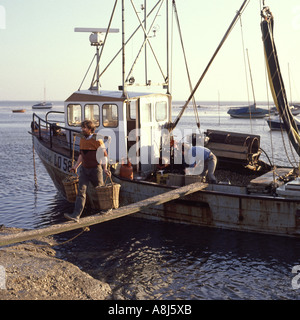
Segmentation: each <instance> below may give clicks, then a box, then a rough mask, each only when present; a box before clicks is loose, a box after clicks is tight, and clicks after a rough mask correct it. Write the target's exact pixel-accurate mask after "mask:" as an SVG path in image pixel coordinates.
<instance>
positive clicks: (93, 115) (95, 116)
mask: <svg viewBox="0 0 300 320" xmlns="http://www.w3.org/2000/svg"><path fill="white" fill-rule="evenodd" d="M84 120H91V121H92V122H93V123H94V125H95V126H96V127H99V125H100V112H99V105H98V104H86V105H85V106H84Z"/></svg>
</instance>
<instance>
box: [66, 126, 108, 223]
mask: <svg viewBox="0 0 300 320" xmlns="http://www.w3.org/2000/svg"><path fill="white" fill-rule="evenodd" d="M81 132H82V134H83V137H82V138H81V139H80V154H79V157H78V160H77V161H76V163H75V165H74V166H73V167H72V168H71V171H73V172H77V169H78V167H79V166H80V165H81V168H80V175H79V186H78V194H77V197H76V201H75V207H74V211H73V213H72V214H68V213H65V214H64V216H65V218H66V219H68V220H72V221H76V222H78V221H79V218H80V216H81V214H82V211H83V209H84V206H85V202H86V191H87V187H88V185H89V182H91V183H92V184H93V186H94V187H97V186H102V185H103V172H102V167H101V164H102V166H103V170H104V172H105V173H106V174H107V175H110V172H109V171H108V170H107V152H106V149H105V145H104V142H103V141H102V140H101V139H99V140H96V139H95V135H94V132H95V126H94V124H93V122H92V121H90V120H85V121H83V122H82V123H81ZM99 148H100V149H99ZM97 159H99V161H100V163H99V162H98V160H97Z"/></svg>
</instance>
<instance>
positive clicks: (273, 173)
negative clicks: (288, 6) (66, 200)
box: [31, 0, 300, 236]
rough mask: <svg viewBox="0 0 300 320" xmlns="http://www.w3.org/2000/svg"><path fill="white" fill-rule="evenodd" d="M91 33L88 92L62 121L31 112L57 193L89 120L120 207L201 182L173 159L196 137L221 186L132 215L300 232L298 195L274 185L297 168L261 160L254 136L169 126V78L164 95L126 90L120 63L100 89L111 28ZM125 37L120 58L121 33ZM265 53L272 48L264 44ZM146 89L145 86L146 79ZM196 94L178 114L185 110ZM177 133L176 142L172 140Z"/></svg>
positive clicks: (67, 106) (69, 102)
mask: <svg viewBox="0 0 300 320" xmlns="http://www.w3.org/2000/svg"><path fill="white" fill-rule="evenodd" d="M246 3H247V0H246V1H244V2H243V4H242V6H241V8H240V10H239V11H238V12H237V14H236V16H235V18H234V20H235V21H236V19H238V17H239V15H240V13H241V11H242V9H243V8H244V6H245V5H246ZM173 5H175V2H174V1H173ZM175 11H176V10H175ZM265 18H266V19H263V21H262V24H263V23H269V24H270V23H271V24H272V23H273V20H272V16H269V15H266V16H265ZM141 26H142V24H141V25H140V27H141ZM90 32H91V33H92V35H91V37H90V39H92V41H94V42H93V43H92V44H93V45H94V46H95V47H96V50H97V51H96V54H97V66H96V72H95V73H94V78H93V80H92V85H91V86H90V88H89V89H88V90H78V91H76V92H74V93H73V94H71V96H70V97H69V98H67V99H66V101H65V103H64V115H65V121H64V124H62V123H59V122H56V123H53V122H49V121H47V120H46V119H47V115H46V117H45V119H43V118H41V117H40V116H38V115H36V114H34V115H33V121H32V132H31V134H32V137H33V145H34V150H35V152H37V154H38V155H39V157H40V159H41V161H42V162H43V164H44V166H45V168H46V169H47V172H48V174H49V175H50V177H51V178H52V180H53V182H54V184H55V186H56V187H57V189H58V190H59V192H60V193H61V194H62V195H64V196H65V190H64V187H63V183H62V181H63V180H64V179H65V177H66V176H68V175H69V174H70V173H69V170H70V168H71V167H72V162H73V160H74V158H75V159H76V158H77V157H78V151H79V145H78V142H79V139H78V137H77V136H78V134H79V132H80V125H81V121H83V120H91V121H93V122H94V124H95V126H96V127H97V137H99V138H100V137H101V138H102V139H103V140H104V142H105V145H106V148H107V150H108V155H109V159H110V164H111V171H112V174H113V180H114V181H115V182H116V183H119V184H120V185H121V190H120V204H121V205H126V204H130V203H134V202H138V201H140V200H144V199H147V198H149V197H151V196H155V195H159V194H163V193H165V192H167V191H170V190H172V189H176V188H180V187H181V186H183V185H185V184H189V183H191V182H192V181H195V180H198V181H200V180H202V177H201V176H200V175H196V176H194V175H193V176H189V175H185V174H184V170H183V168H182V163H180V161H178V159H181V143H182V141H183V140H185V141H188V142H189V143H191V144H195V143H196V144H197V143H199V140H201V141H202V142H203V143H205V146H207V147H208V148H209V149H210V150H211V151H212V152H213V153H214V154H215V155H216V156H217V158H218V167H217V170H216V172H215V175H216V177H217V179H218V180H219V182H221V181H223V183H218V184H209V183H207V184H205V185H204V187H203V189H202V190H201V191H198V192H196V193H194V194H191V195H188V196H185V197H183V198H180V199H178V200H173V201H171V202H167V203H165V204H163V205H158V206H151V207H149V208H146V209H145V210H143V211H142V212H140V213H139V214H136V215H138V216H141V217H143V218H149V219H158V220H161V221H168V222H176V223H188V224H195V225H199V226H208V227H217V228H226V229H231V230H239V231H251V232H260V233H265V234H274V235H288V236H299V235H300V215H299V213H298V212H299V211H298V210H299V209H298V208H300V198H294V197H293V198H292V197H289V196H288V195H287V196H284V197H283V196H282V195H281V194H280V192H278V193H277V190H279V189H278V188H280V187H281V186H283V185H285V184H286V183H287V182H289V181H293V180H295V179H297V178H298V171H297V170H295V169H294V168H275V167H274V166H271V165H269V164H267V163H265V162H263V161H262V160H261V159H260V155H261V148H260V137H259V135H250V134H240V133H235V132H228V131H219V130H214V129H211V130H207V131H206V132H205V134H204V136H203V135H202V134H199V135H198V131H195V132H191V131H189V132H181V131H180V130H179V129H176V124H177V122H178V120H177V119H176V120H175V121H174V122H172V114H171V111H172V107H171V106H172V96H171V95H170V93H169V86H168V76H166V77H164V83H163V88H165V89H167V90H166V92H165V93H149V92H144V93H143V92H133V91H129V90H128V89H129V88H130V87H131V86H132V85H133V83H134V79H133V78H132V77H129V76H128V77H127V79H128V80H126V78H125V76H124V75H125V70H124V65H125V60H123V63H122V68H123V69H122V74H123V78H122V85H121V86H120V87H119V90H117V91H104V90H102V89H101V90H100V85H99V76H101V74H100V72H99V59H100V56H101V55H100V53H99V48H100V47H102V46H103V45H104V44H105V42H106V38H107V37H108V35H109V33H110V26H109V27H108V28H107V29H105V30H100V31H99V30H92V29H91V30H90ZM100 34H104V39H105V40H104V41H99V39H100V38H101V37H100ZM122 34H123V37H122V48H123V53H124V48H125V41H124V30H123V31H122ZM95 39H96V41H95ZM147 41H149V39H148V40H147ZM266 50H269V47H267V46H266ZM112 56H113V55H112ZM267 56H268V57H269V56H270V55H267ZM124 57H125V55H123V59H124ZM269 67H270V66H269ZM270 68H271V67H270ZM271 71H272V70H271ZM274 79H275V78H274ZM201 80H202V79H201ZM200 82H201V81H199V82H198V84H200ZM198 84H197V85H198ZM146 85H147V86H148V85H149V81H148V80H147V81H146ZM196 88H197V86H196ZM196 88H195V89H194V91H195V90H196ZM274 88H276V87H275V86H274ZM194 91H193V92H192V93H191V96H190V97H189V99H188V100H187V102H186V104H185V106H184V107H183V108H182V110H181V111H180V114H182V113H183V112H184V109H185V108H186V106H187V105H188V103H189V101H190V100H191V98H192V96H193V93H194ZM276 103H278V101H276ZM176 130H177V131H176ZM174 132H176V135H177V136H180V139H177V140H176V139H175V134H174ZM127 159H130V162H131V163H132V164H133V178H132V179H131V178H130V179H129V178H124V177H121V175H120V167H121V166H122V162H124V161H125V162H126V160H127ZM165 159H167V160H165ZM229 181H230V182H229ZM280 190H281V189H280ZM88 198H89V204H90V205H91V206H93V207H95V208H97V201H96V200H95V194H94V190H93V187H90V188H89V192H88Z"/></svg>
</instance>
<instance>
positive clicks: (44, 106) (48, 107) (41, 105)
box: [32, 101, 53, 109]
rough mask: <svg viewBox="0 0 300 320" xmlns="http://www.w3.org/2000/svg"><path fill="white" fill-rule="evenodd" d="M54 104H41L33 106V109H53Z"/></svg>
mask: <svg viewBox="0 0 300 320" xmlns="http://www.w3.org/2000/svg"><path fill="white" fill-rule="evenodd" d="M52 107H53V103H52V102H45V101H44V102H39V103H36V104H34V105H33V106H32V109H52Z"/></svg>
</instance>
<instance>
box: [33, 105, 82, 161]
mask: <svg viewBox="0 0 300 320" xmlns="http://www.w3.org/2000/svg"><path fill="white" fill-rule="evenodd" d="M49 114H64V112H63V111H49V112H47V114H46V115H45V119H42V118H41V117H40V116H38V115H37V114H36V113H33V116H32V123H31V130H32V132H38V137H39V139H41V140H46V141H49V144H50V148H51V149H53V140H54V136H55V142H58V143H59V144H60V145H61V146H62V147H64V148H67V149H69V152H70V157H72V154H73V136H74V134H78V133H79V132H78V131H77V130H73V129H69V128H66V127H65V126H63V125H61V124H62V122H63V121H57V120H51V121H50V120H49V119H48V116H49ZM74 148H75V150H76V149H78V148H79V144H78V143H76V141H75V146H74Z"/></svg>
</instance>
